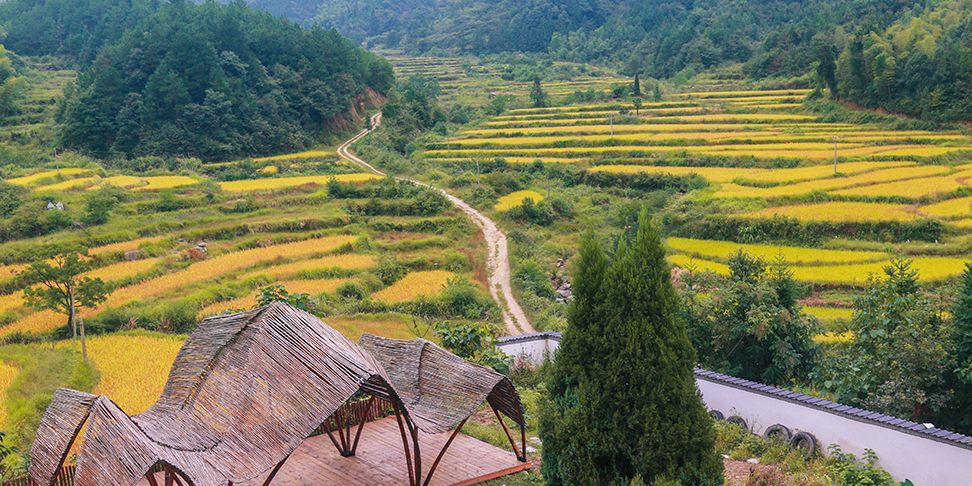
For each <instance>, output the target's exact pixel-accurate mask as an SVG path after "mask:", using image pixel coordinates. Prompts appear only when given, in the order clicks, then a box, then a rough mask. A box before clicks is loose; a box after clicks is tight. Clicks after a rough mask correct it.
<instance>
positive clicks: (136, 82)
mask: <svg viewBox="0 0 972 486" xmlns="http://www.w3.org/2000/svg"><path fill="white" fill-rule="evenodd" d="M7 5H8V4H5V6H7ZM149 10H153V9H149ZM19 27H21V24H20V23H19V22H12V23H11V28H9V29H8V31H9V32H20V31H19V30H18V28H19ZM41 33H43V31H42V32H41ZM21 34H22V35H26V32H23V33H21ZM112 35H117V34H106V36H104V37H99V35H92V36H90V37H89V39H88V40H86V41H80V42H81V44H95V45H101V46H102V48H101V49H100V51H101V53H100V54H99V55H98V56H97V58H95V60H94V61H93V62H92V63H91V64H90V65H88V66H87V68H86V69H84V70H83V71H82V72H81V74H80V76H79V78H78V82H77V85H76V86H75V87H72V88H69V89H67V90H66V91H65V97H64V99H63V100H62V101H61V103H60V106H59V108H58V112H57V116H56V120H55V121H56V122H57V123H59V124H61V125H62V127H63V130H62V132H61V144H62V145H63V146H65V147H67V148H73V149H77V150H80V151H83V152H86V153H90V154H92V155H95V156H98V157H102V158H105V157H109V156H116V157H117V156H121V157H126V158H129V157H137V156H144V155H166V156H189V157H197V158H200V159H202V160H225V159H230V158H234V157H242V156H258V155H262V154H276V153H281V152H287V151H295V150H300V149H302V148H305V147H307V146H309V145H311V144H313V143H317V142H316V141H315V140H319V139H320V137H321V136H322V135H326V133H329V132H331V131H334V130H335V129H341V128H343V127H344V126H345V125H346V123H347V122H346V121H345V118H346V117H349V116H350V117H351V118H353V117H354V115H352V114H351V113H352V109H353V110H357V111H359V112H360V111H361V109H362V108H372V107H374V105H375V104H376V103H377V102H379V101H380V99H381V96H382V95H384V93H386V92H387V91H388V90H389V89H390V87H391V85H392V83H393V80H394V75H393V74H392V70H391V66H390V65H389V64H388V63H387V62H386V61H385V60H384V59H381V58H379V57H378V56H375V55H373V54H371V53H369V52H367V51H365V50H363V49H361V48H359V47H356V46H355V45H354V44H353V43H351V42H350V41H348V40H347V39H345V38H343V37H341V35H340V34H338V33H337V31H334V30H322V29H311V30H307V29H304V28H302V27H299V26H297V25H295V24H293V23H290V22H288V21H287V20H285V19H282V18H276V17H273V16H271V15H269V14H267V13H265V12H259V11H256V10H252V9H250V8H248V7H247V6H246V5H245V4H243V3H235V4H231V5H226V6H221V5H219V4H216V3H212V2H210V3H206V4H203V5H199V6H196V5H194V4H189V3H182V2H174V3H167V4H162V5H157V6H154V12H153V13H151V14H150V15H148V16H145V17H144V18H142V19H141V20H139V21H138V22H137V23H136V24H135V26H134V28H132V29H130V30H129V31H127V33H126V34H125V35H124V36H122V37H121V38H119V39H112V38H111V36H112ZM28 37H29V36H28ZM40 37H43V36H40ZM68 38H73V37H70V36H68ZM19 39H20V36H19V35H18V36H14V35H12V34H11V35H8V40H10V41H13V42H10V44H11V45H17V46H20V45H24V43H23V42H21V41H20V40H19ZM37 44H38V46H40V47H36V49H37V50H33V49H34V48H32V47H31V46H30V45H27V46H25V47H26V48H25V50H26V51H27V52H28V53H30V54H42V53H45V49H51V51H47V52H46V53H48V54H51V53H55V54H56V53H58V52H59V50H58V49H60V48H59V47H56V46H55V45H53V44H51V45H47V46H46V47H44V46H43V45H42V42H41V41H40V40H38V41H37ZM67 45H68V47H67V48H66V49H68V50H69V51H70V52H73V53H74V54H76V55H77V62H79V63H82V64H83V63H84V61H85V59H86V57H85V55H84V52H85V51H84V48H82V49H81V50H78V51H76V52H75V51H73V49H75V48H74V47H73V44H71V43H67ZM368 88H370V89H371V90H373V92H372V93H370V94H369V93H368V92H367V89H368ZM365 105H367V106H365ZM350 121H352V122H354V121H356V120H353V119H351V120H350Z"/></svg>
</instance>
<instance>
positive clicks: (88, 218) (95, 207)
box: [83, 188, 118, 225]
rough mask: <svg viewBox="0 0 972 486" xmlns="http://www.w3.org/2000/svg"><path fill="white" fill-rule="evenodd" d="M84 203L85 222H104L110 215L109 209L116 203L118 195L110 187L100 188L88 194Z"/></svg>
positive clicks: (93, 223)
mask: <svg viewBox="0 0 972 486" xmlns="http://www.w3.org/2000/svg"><path fill="white" fill-rule="evenodd" d="M84 203H85V212H84V218H83V220H84V222H85V224H90V225H96V224H105V223H107V222H108V216H110V215H111V211H112V210H113V209H115V205H117V204H118V196H117V195H116V194H115V191H113V190H111V189H110V188H101V189H99V190H97V191H95V192H92V193H91V194H88V195H87V196H86V197H85V198H84Z"/></svg>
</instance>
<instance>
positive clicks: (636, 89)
mask: <svg viewBox="0 0 972 486" xmlns="http://www.w3.org/2000/svg"><path fill="white" fill-rule="evenodd" d="M634 95H635V96H641V81H640V80H639V79H638V74H637V73H635V82H634Z"/></svg>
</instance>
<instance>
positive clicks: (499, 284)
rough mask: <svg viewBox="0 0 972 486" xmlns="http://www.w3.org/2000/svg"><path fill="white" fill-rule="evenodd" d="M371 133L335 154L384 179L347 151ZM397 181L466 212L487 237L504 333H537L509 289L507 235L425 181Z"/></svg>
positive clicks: (492, 282) (491, 279)
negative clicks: (428, 190)
mask: <svg viewBox="0 0 972 486" xmlns="http://www.w3.org/2000/svg"><path fill="white" fill-rule="evenodd" d="M380 123H381V112H379V113H377V114H376V115H374V116H373V117H371V126H372V127H373V128H372V129H374V128H377V127H378V125H379V124H380ZM370 132H371V130H368V129H364V130H361V132H360V133H358V134H357V135H355V136H354V137H352V138H351V139H350V140H348V141H346V142H344V143H343V144H341V146H339V147H338V149H337V151H338V155H340V156H341V157H344V158H345V159H347V160H350V161H351V162H354V163H356V164H359V165H361V166H362V167H365V168H366V169H368V170H370V171H371V172H373V173H375V174H378V175H381V176H385V175H386V174H385V173H384V172H382V171H380V170H378V169H376V168H374V167H373V166H372V165H371V164H369V163H367V162H365V161H363V160H361V159H360V158H358V157H357V156H356V155H354V154H353V153H351V152H350V151H349V150H348V147H350V146H351V144H353V143H354V142H357V141H358V140H360V139H361V137H364V136H365V135H367V134H368V133H370ZM396 179H399V180H403V181H408V182H411V183H413V184H418V185H420V186H425V187H428V188H431V189H435V190H436V191H439V192H441V193H442V194H444V195H445V197H447V198H449V201H451V202H452V204H454V205H455V206H456V207H457V208H459V209H460V210H462V212H464V213H466V216H469V219H471V220H472V221H473V223H476V226H479V228H480V229H481V230H483V235H484V236H485V237H486V244H487V245H488V246H489V256H488V258H487V266H488V267H489V293H490V295H492V296H493V300H495V301H496V303H497V304H499V306H500V309H502V310H503V323H505V324H506V331H507V332H508V333H509V334H510V335H511V336H515V335H518V334H526V333H532V332H537V330H536V329H534V328H533V326H531V325H530V321H528V320H527V318H526V315H525V314H523V309H522V308H520V304H518V303H517V302H516V299H514V298H513V290H512V288H511V287H510V258H509V253H508V252H507V249H506V235H504V234H503V232H502V231H500V230H499V228H497V227H496V223H494V222H493V220H491V219H489V218H487V217H486V215H485V214H483V213H481V212H479V211H477V210H476V209H475V208H473V207H472V206H470V205H469V204H466V202H465V201H463V200H462V199H459V198H458V197H455V196H453V195H451V194H448V193H446V192H445V191H444V190H442V189H439V188H437V187H433V186H430V185H428V184H426V183H424V182H419V181H415V180H412V179H406V178H404V177H396Z"/></svg>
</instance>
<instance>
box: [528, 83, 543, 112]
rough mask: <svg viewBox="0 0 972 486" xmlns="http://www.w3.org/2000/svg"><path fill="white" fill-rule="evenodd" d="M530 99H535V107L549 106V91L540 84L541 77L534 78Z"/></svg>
mask: <svg viewBox="0 0 972 486" xmlns="http://www.w3.org/2000/svg"><path fill="white" fill-rule="evenodd" d="M530 100H531V101H533V107H534V108H543V107H545V106H547V92H546V91H544V90H543V87H542V86H540V78H533V87H532V88H530Z"/></svg>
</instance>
